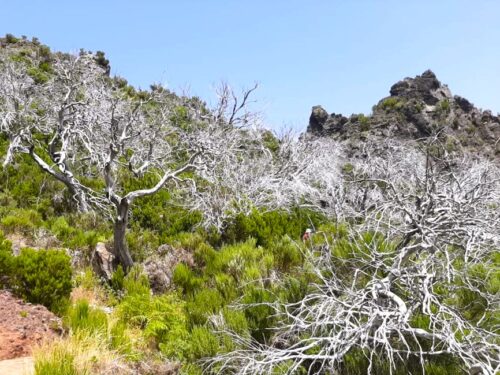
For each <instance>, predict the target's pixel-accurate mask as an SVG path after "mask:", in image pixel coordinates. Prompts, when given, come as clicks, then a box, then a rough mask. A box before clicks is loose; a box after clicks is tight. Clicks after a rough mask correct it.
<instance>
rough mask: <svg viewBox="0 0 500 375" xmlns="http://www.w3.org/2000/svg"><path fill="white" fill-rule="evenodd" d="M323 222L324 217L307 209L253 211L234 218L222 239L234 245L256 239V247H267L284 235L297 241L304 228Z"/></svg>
mask: <svg viewBox="0 0 500 375" xmlns="http://www.w3.org/2000/svg"><path fill="white" fill-rule="evenodd" d="M325 221H326V219H325V217H324V216H322V215H321V214H319V213H317V212H314V211H311V210H307V209H300V208H294V209H292V210H291V211H290V212H288V211H267V212H263V211H259V210H254V211H253V212H252V213H251V214H250V215H244V214H240V215H238V216H236V218H235V219H234V220H233V221H232V222H231V223H229V224H228V225H227V228H225V231H224V234H223V237H222V239H223V240H224V241H226V242H230V243H234V242H241V241H245V240H247V239H248V238H249V237H253V238H255V239H257V245H260V246H264V247H267V246H269V245H270V244H271V242H272V241H273V240H274V239H276V238H281V237H282V236H283V235H285V234H288V235H289V236H290V237H291V238H295V239H299V238H300V236H301V235H302V233H304V231H305V229H306V228H310V227H311V226H318V225H320V224H321V223H323V222H325Z"/></svg>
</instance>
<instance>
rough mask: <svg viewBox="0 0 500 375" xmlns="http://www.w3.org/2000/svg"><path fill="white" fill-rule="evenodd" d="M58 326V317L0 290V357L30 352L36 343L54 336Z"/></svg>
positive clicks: (23, 354)
mask: <svg viewBox="0 0 500 375" xmlns="http://www.w3.org/2000/svg"><path fill="white" fill-rule="evenodd" d="M60 327H61V321H60V319H59V318H58V317H57V316H55V315H54V314H53V313H51V312H50V311H48V310H47V309H46V308H45V307H44V306H41V305H33V304H31V303H27V302H24V301H23V300H21V299H19V298H16V297H14V296H13V295H12V294H11V293H10V292H8V291H4V290H0V360H2V359H11V358H17V357H25V356H28V355H30V354H31V350H32V348H33V347H34V346H35V345H36V344H38V343H40V342H41V341H42V340H45V339H50V338H51V337H55V336H57V335H58V331H59V329H60Z"/></svg>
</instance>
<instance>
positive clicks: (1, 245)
mask: <svg viewBox="0 0 500 375" xmlns="http://www.w3.org/2000/svg"><path fill="white" fill-rule="evenodd" d="M12 260H13V258H12V249H11V243H10V242H9V241H7V239H5V237H4V235H3V232H2V231H0V288H2V287H5V286H7V285H8V282H9V276H10V275H11V274H12Z"/></svg>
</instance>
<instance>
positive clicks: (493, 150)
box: [307, 70, 500, 160]
mask: <svg viewBox="0 0 500 375" xmlns="http://www.w3.org/2000/svg"><path fill="white" fill-rule="evenodd" d="M307 133H309V134H310V135H313V136H331V137H334V138H336V139H338V140H341V141H349V142H351V143H353V142H354V143H356V142H358V141H364V140H377V142H382V143H383V141H384V139H385V138H397V139H400V140H422V139H425V138H427V137H430V136H436V135H438V134H439V136H440V137H441V138H442V139H443V142H445V143H446V144H447V146H448V147H449V149H450V150H452V149H458V148H465V149H468V150H470V151H474V152H478V153H481V154H484V155H487V156H488V157H491V158H494V159H497V160H499V159H500V116H495V115H493V114H492V113H491V111H483V110H480V109H478V108H476V107H474V105H473V104H472V103H470V102H469V101H468V100H467V99H465V98H462V97H460V96H453V95H452V94H451V92H450V90H449V89H448V86H447V85H445V84H442V83H441V82H440V81H439V80H438V79H437V77H436V75H435V74H434V73H433V72H432V71H431V70H426V71H425V72H423V73H422V74H421V75H419V76H416V77H414V78H405V79H403V80H401V81H399V82H397V83H395V84H394V85H392V87H391V89H390V96H387V97H385V98H382V99H381V100H380V101H379V102H378V103H377V104H376V105H375V106H373V111H372V113H371V114H370V115H363V114H353V115H351V116H350V117H346V116H343V115H341V114H336V113H332V114H328V112H327V111H326V110H325V109H324V108H323V107H322V106H319V105H318V106H314V107H313V108H312V112H311V116H310V118H309V126H308V128H307Z"/></svg>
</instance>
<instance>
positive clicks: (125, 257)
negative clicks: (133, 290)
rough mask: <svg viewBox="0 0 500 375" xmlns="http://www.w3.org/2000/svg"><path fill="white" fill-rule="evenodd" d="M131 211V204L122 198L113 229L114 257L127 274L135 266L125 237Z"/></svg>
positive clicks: (117, 208)
mask: <svg viewBox="0 0 500 375" xmlns="http://www.w3.org/2000/svg"><path fill="white" fill-rule="evenodd" d="M129 209H130V202H129V201H128V199H126V198H122V199H121V200H120V202H119V204H118V205H117V207H116V218H115V221H114V228H113V230H114V233H113V240H114V244H113V255H114V256H115V260H116V261H117V262H118V264H121V266H122V267H123V270H124V271H125V272H127V271H128V270H129V269H130V268H131V267H132V266H133V265H134V262H133V260H132V257H131V256H130V252H129V250H128V245H127V239H126V237H125V236H126V234H127V226H128V214H129Z"/></svg>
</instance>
